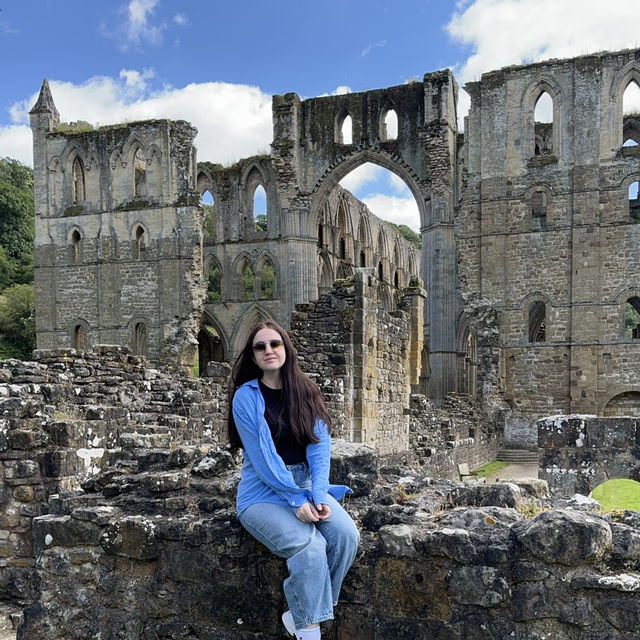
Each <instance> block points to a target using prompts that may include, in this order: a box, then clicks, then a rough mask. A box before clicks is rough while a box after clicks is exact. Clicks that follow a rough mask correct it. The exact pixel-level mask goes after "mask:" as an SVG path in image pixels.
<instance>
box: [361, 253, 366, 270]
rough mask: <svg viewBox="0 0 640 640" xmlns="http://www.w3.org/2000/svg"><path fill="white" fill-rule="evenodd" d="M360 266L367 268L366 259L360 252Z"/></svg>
mask: <svg viewBox="0 0 640 640" xmlns="http://www.w3.org/2000/svg"><path fill="white" fill-rule="evenodd" d="M360 266H361V267H366V266H367V258H366V256H365V255H364V251H361V252H360Z"/></svg>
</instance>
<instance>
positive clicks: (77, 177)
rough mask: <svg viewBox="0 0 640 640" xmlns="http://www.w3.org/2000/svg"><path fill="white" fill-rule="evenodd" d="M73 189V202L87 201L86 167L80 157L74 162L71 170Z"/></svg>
mask: <svg viewBox="0 0 640 640" xmlns="http://www.w3.org/2000/svg"><path fill="white" fill-rule="evenodd" d="M71 188H72V191H73V202H74V204H77V203H78V202H84V200H85V199H86V196H85V188H84V166H83V164H82V160H81V159H80V158H79V157H76V159H75V160H74V161H73V165H72V169H71Z"/></svg>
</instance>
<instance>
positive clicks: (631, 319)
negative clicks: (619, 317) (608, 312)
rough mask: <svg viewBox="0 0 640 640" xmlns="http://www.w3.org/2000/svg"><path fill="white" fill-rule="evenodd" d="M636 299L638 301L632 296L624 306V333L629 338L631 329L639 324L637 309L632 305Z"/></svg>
mask: <svg viewBox="0 0 640 640" xmlns="http://www.w3.org/2000/svg"><path fill="white" fill-rule="evenodd" d="M636 301H638V298H636V297H633V298H631V299H630V300H629V301H628V302H627V304H626V306H625V314H624V335H625V337H626V338H628V339H629V340H631V339H632V338H633V330H634V329H635V328H636V327H637V326H638V325H640V313H638V310H637V309H636V308H635V306H634V302H636ZM638 302H640V301H638Z"/></svg>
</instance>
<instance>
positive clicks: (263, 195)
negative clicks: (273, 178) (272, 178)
mask: <svg viewBox="0 0 640 640" xmlns="http://www.w3.org/2000/svg"><path fill="white" fill-rule="evenodd" d="M253 225H254V228H255V230H256V231H266V230H267V192H266V191H265V190H264V187H263V186H262V185H261V184H258V186H257V187H256V189H255V191H254V192H253Z"/></svg>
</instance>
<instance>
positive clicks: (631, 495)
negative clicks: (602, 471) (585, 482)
mask: <svg viewBox="0 0 640 640" xmlns="http://www.w3.org/2000/svg"><path fill="white" fill-rule="evenodd" d="M591 497H592V498H593V499H594V500H597V501H598V502H599V503H600V507H601V508H602V510H603V511H612V510H614V509H629V510H630V511H640V482H636V481H635V480H628V479H626V478H618V479H615V480H607V481H606V482H603V483H602V484H601V485H598V486H597V487H596V488H595V489H594V490H593V491H592V492H591Z"/></svg>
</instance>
